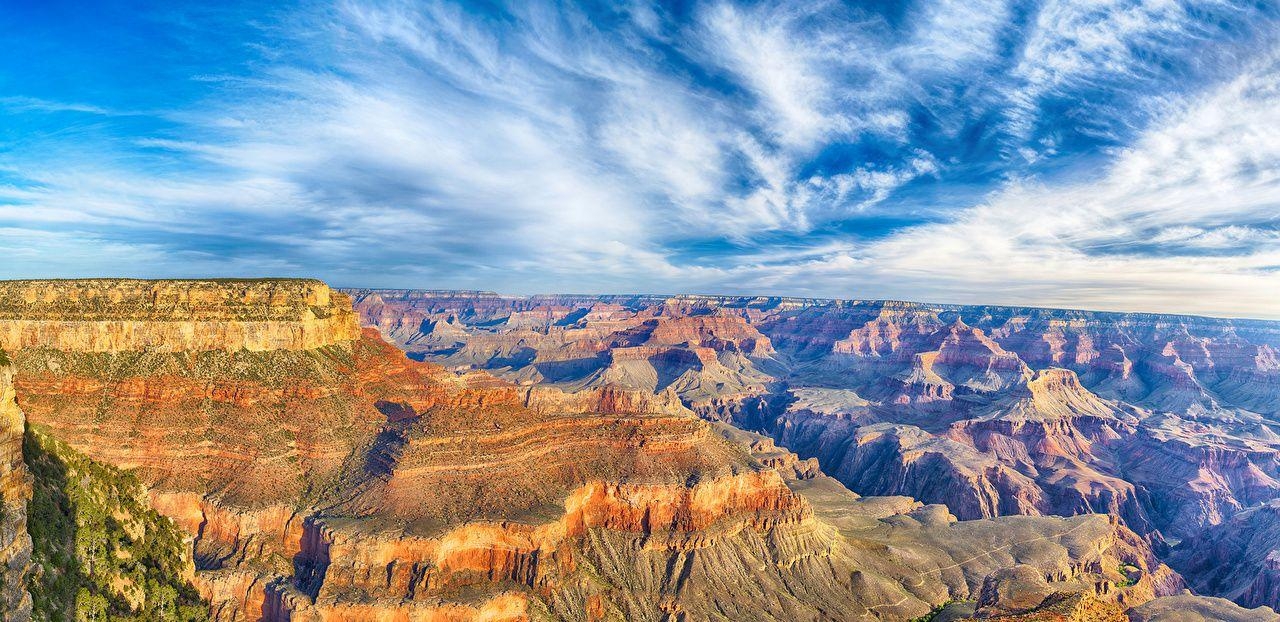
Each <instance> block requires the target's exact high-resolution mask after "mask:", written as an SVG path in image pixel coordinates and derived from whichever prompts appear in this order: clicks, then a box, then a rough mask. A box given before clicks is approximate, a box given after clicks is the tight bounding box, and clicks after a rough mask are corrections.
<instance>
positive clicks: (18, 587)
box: [0, 350, 31, 622]
mask: <svg viewBox="0 0 1280 622" xmlns="http://www.w3.org/2000/svg"><path fill="white" fill-rule="evenodd" d="M15 397H16V395H15V392H14V388H13V367H12V366H10V365H9V358H8V355H7V354H6V353H5V351H4V350H0V617H2V618H3V619H4V620H6V621H12V622H24V621H25V620H29V619H31V595H30V594H28V593H27V585H26V580H27V568H28V565H29V564H30V561H31V537H30V536H29V535H28V534H27V501H28V500H30V498H31V475H30V474H29V473H28V472H27V467H26V464H24V462H23V456H22V435H23V432H24V430H25V429H26V421H25V418H24V417H23V414H22V410H21V409H20V408H18V403H17V401H16V399H15Z"/></svg>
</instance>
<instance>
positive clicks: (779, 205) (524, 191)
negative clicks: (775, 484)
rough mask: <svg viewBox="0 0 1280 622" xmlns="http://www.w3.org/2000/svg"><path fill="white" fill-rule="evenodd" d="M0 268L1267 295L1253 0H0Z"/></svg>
mask: <svg viewBox="0 0 1280 622" xmlns="http://www.w3.org/2000/svg"><path fill="white" fill-rule="evenodd" d="M0 40H3V41H5V43H6V46H5V47H6V52H5V54H3V55H0V249H3V250H2V251H0V252H3V253H4V255H5V261H4V262H3V263H0V277H10V278H19V277H71V276H97V275H128V276H143V277H180V276H204V275H211V276H214V275H216V276H239V275H276V276H316V277H320V278H324V279H326V280H329V281H330V282H332V283H335V284H338V285H349V286H357V285H368V286H402V287H456V288H481V289H495V290H500V291H506V292H514V293H531V292H552V291H561V292H564V291H572V292H632V291H648V292H660V293H676V292H712V293H750V294H786V295H801V296H828V297H842V298H902V299H912V300H928V301H938V302H958V303H989V304H1034V305H1044V306H1067V307H1082V308H1100V309H1119V310H1149V311H1177V312H1193V313H1209V314H1219V315H1244V316H1257V317H1280V7H1278V6H1277V5H1276V4H1275V3H1273V2H1256V1H1255V2H1228V1H1223V2H1180V1H1177V0H1156V1H1151V2H1140V1H1122V0H1061V1H1057V2H1022V1H1014V2H1003V1H997V0H934V1H920V2H905V3H897V2H861V3H859V2H845V3H839V2H810V3H769V2H762V3H731V2H705V3H704V2H692V3H669V4H648V3H642V2H634V3H630V4H627V3H588V4H567V3H564V4H562V3H539V2H513V3H501V2H474V3H448V2H404V3H396V2H363V1H358V0H341V1H338V2H302V3H288V2H283V3H276V2H273V3H249V2H225V3H198V4H196V3H192V4H190V5H186V4H185V3H181V2H172V3H140V2H98V3H86V2H71V1H65V2H64V1H60V0H43V1H39V2H35V1H31V2H28V1H26V0H16V1H15V0H7V1H6V2H4V4H3V10H0Z"/></svg>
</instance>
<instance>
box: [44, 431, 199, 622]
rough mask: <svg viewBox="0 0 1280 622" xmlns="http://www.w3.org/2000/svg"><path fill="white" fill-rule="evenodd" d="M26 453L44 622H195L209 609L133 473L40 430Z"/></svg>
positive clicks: (179, 547)
mask: <svg viewBox="0 0 1280 622" xmlns="http://www.w3.org/2000/svg"><path fill="white" fill-rule="evenodd" d="M23 453H24V454H25V456H26V462H27V466H28V468H30V469H31V474H32V475H33V476H34V480H35V486H34V496H33V498H32V500H31V504H30V506H29V509H28V529H29V531H30V532H31V539H32V548H33V553H32V564H31V573H30V575H29V577H28V587H29V589H30V591H31V596H32V598H33V601H34V611H33V616H32V619H33V620H36V621H38V622H43V621H49V622H54V621H58V622H62V621H66V622H72V621H75V622H82V621H83V622H131V621H143V620H146V621H148V622H149V621H161V620H163V621H172V622H194V621H197V620H207V619H208V607H207V606H206V604H205V603H203V602H202V601H201V599H200V596H199V594H198V593H197V592H196V590H195V588H193V587H192V586H191V584H190V583H189V582H188V581H187V580H186V579H185V578H184V576H185V575H184V572H185V571H186V570H187V569H189V568H190V562H189V561H188V560H187V559H186V558H185V556H184V554H183V551H184V550H185V549H186V547H187V546H189V545H187V544H186V543H185V542H184V539H183V534H182V532H180V531H179V530H178V529H177V527H175V526H174V525H173V523H172V522H171V521H170V520H169V519H167V518H164V517H162V516H160V515H159V514H157V513H156V512H155V511H154V510H151V509H150V508H148V507H147V506H146V503H145V499H144V496H143V495H144V494H145V493H144V491H143V488H142V486H141V484H140V483H139V482H138V480H137V479H136V478H134V477H133V476H132V475H131V474H129V473H127V472H124V471H121V470H119V469H116V468H113V467H110V466H106V465H102V464H100V463H97V462H94V461H93V460H91V459H89V458H88V457H86V456H84V455H83V454H81V453H79V452H77V451H75V450H73V449H72V448H70V447H68V446H67V445H66V444H64V443H61V442H59V441H57V440H55V439H53V438H51V437H49V436H48V435H46V434H44V433H42V432H41V431H39V430H35V429H29V430H28V431H27V434H26V436H25V437H24V439H23Z"/></svg>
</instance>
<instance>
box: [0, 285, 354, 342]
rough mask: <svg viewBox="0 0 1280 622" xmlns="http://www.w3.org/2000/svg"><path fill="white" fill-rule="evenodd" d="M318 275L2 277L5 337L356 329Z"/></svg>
mask: <svg viewBox="0 0 1280 622" xmlns="http://www.w3.org/2000/svg"><path fill="white" fill-rule="evenodd" d="M359 332H360V329H359V324H358V322H357V321H356V316H355V314H354V312H353V310H352V309H351V303H350V299H349V298H348V297H347V295H346V294H343V293H340V292H334V291H332V290H330V289H329V286H327V285H325V284H324V283H321V282H319V281H299V280H269V279H257V280H218V281H140V280H132V279H94V280H79V281H0V347H3V348H7V349H9V350H10V351H17V350H22V349H28V348H41V349H51V350H58V351H62V352H137V351H148V352H199V351H214V350H218V351H227V352H234V351H238V350H249V351H253V352H265V351H274V350H309V349H313V348H319V347H323V346H327V345H332V344H335V343H339V342H343V341H351V340H353V339H356V338H357V337H358V336H359Z"/></svg>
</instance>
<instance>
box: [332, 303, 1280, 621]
mask: <svg viewBox="0 0 1280 622" xmlns="http://www.w3.org/2000/svg"><path fill="white" fill-rule="evenodd" d="M350 293H351V294H352V296H353V299H354V301H355V305H356V309H357V312H358V313H359V315H360V318H361V322H362V323H363V324H364V325H366V326H368V327H372V328H376V329H378V330H379V331H380V333H381V334H382V335H383V336H384V337H385V338H386V339H387V340H389V341H392V342H394V343H396V344H397V345H399V346H400V347H402V348H403V349H405V350H406V351H407V352H409V353H410V354H411V356H414V357H415V358H420V359H422V360H427V361H434V362H439V363H441V364H443V365H446V366H449V367H451V368H453V369H457V370H463V369H465V370H479V369H482V370H486V371H489V372H491V373H494V374H496V375H499V376H501V377H503V378H507V379H509V380H511V381H513V382H517V383H520V384H524V385H533V388H534V389H537V388H555V389H557V390H559V391H562V392H564V393H570V394H573V393H581V392H583V391H587V390H599V389H600V388H602V387H610V386H617V387H625V388H627V389H629V390H632V391H639V392H641V393H650V394H652V395H654V396H659V395H664V396H668V397H667V398H664V399H670V396H674V397H675V398H676V399H677V400H678V401H679V402H680V405H681V406H683V407H684V408H687V409H689V410H692V411H693V412H695V413H697V414H699V415H700V416H702V417H704V418H708V419H712V420H718V421H727V422H731V423H733V424H734V425H737V426H739V427H743V428H747V429H751V430H755V431H758V432H761V433H763V434H766V435H768V436H769V437H771V438H772V439H773V440H774V441H776V442H777V443H778V444H779V445H781V446H783V447H786V448H788V449H790V450H792V451H795V452H796V453H798V454H799V455H800V456H801V457H802V458H814V459H816V460H817V461H818V462H819V464H820V466H821V469H822V471H823V472H825V473H827V474H830V475H832V476H833V477H835V478H837V479H839V480H840V481H841V482H842V483H843V484H845V485H847V486H849V487H850V488H851V489H853V490H854V491H855V492H858V493H861V494H866V495H907V496H911V497H914V498H918V499H920V500H922V501H924V502H926V503H939V504H945V505H947V506H948V508H950V510H951V511H952V512H953V513H954V514H955V515H956V516H958V517H959V518H961V519H980V518H988V517H995V516H1004V515H1065V516H1071V515H1077V514H1088V513H1095V512H1099V513H1107V514H1111V515H1113V516H1116V517H1117V518H1118V519H1119V520H1121V521H1123V523H1124V524H1125V525H1126V526H1127V527H1129V528H1132V529H1133V530H1135V531H1136V532H1137V533H1139V534H1141V535H1142V537H1143V538H1145V539H1146V540H1147V541H1148V542H1149V543H1151V545H1152V546H1153V547H1154V548H1155V549H1156V550H1158V551H1161V552H1162V553H1165V552H1166V550H1167V548H1168V546H1167V543H1166V539H1167V541H1168V542H1178V541H1182V542H1183V544H1181V545H1179V548H1180V549H1184V550H1185V549H1187V548H1188V547H1197V549H1198V550H1202V549H1203V548H1204V547H1206V546H1209V545H1208V544H1205V543H1206V542H1208V538H1210V537H1211V536H1212V535H1213V534H1215V533H1219V532H1222V529H1220V528H1219V526H1223V525H1227V524H1231V523H1230V521H1231V520H1232V517H1233V516H1236V515H1241V513H1242V512H1243V513H1244V515H1242V519H1243V518H1245V517H1249V518H1250V520H1251V521H1252V522H1254V523H1256V522H1259V521H1258V519H1256V518H1253V517H1256V516H1263V515H1265V513H1263V512H1260V511H1251V510H1250V508H1256V507H1257V506H1258V505H1259V504H1263V503H1266V502H1268V501H1269V500H1271V499H1275V498H1280V441H1277V438H1278V437H1277V434H1276V431H1277V428H1280V322H1267V321H1258V320H1247V319H1225V318H1205V317H1194V316H1180V315H1160V314H1143V313H1105V312H1091V311H1075V310H1061V309H1037V308H1017V307H996V306H957V305H937V304H921V303H911V302H900V301H865V300H819V299H798V298H796V299H788V298H770V297H733V296H677V297H669V298H664V297H656V296H599V297H595V296H559V297H557V296H532V297H516V296H499V295H496V294H487V293H478V292H438V291H419V292H415V291H405V290H396V291H382V290H352V291H351V292H350ZM1249 530H1250V531H1251V532H1254V531H1259V530H1264V528H1262V527H1258V526H1251V527H1249ZM1230 532H1231V530H1229V529H1228V530H1226V533H1230ZM1201 535H1204V537H1200V536H1201ZM1215 542H1217V541H1215ZM1197 543H1199V544H1197ZM1212 546H1214V547H1219V548H1220V547H1222V546H1223V545H1222V544H1221V543H1217V544H1214V545H1212ZM1271 548H1274V547H1270V546H1268V548H1266V550H1265V551H1262V552H1261V553H1259V555H1260V557H1258V559H1256V560H1255V559H1253V558H1252V557H1251V558H1250V560H1251V561H1250V563H1249V568H1250V570H1248V571H1240V573H1236V574H1232V573H1235V569H1234V568H1233V567H1232V565H1231V562H1230V561H1228V560H1226V559H1216V558H1211V559H1208V560H1207V561H1204V563H1200V564H1188V563H1186V562H1185V561H1183V560H1185V559H1188V558H1189V557H1190V556H1191V555H1192V554H1191V553H1185V552H1184V553H1180V554H1178V555H1177V556H1176V557H1175V559H1178V560H1179V563H1183V564H1186V565H1184V566H1183V567H1185V568H1187V569H1188V572H1190V573H1193V574H1195V575H1198V576H1193V577H1192V579H1193V581H1192V583H1193V584H1197V585H1200V586H1201V588H1202V589H1204V590H1207V591H1209V592H1211V593H1214V594H1219V595H1223V596H1228V597H1230V598H1233V599H1236V600H1237V601H1239V602H1241V603H1244V604H1247V605H1249V606H1255V605H1268V606H1280V590H1277V589H1275V587H1274V584H1276V583H1277V582H1275V581H1272V580H1271V579H1270V578H1266V579H1260V580H1259V581H1258V582H1256V583H1255V584H1251V585H1249V584H1248V582H1247V581H1244V580H1243V579H1235V578H1233V579H1231V580H1229V581H1228V580H1217V579H1214V580H1209V579H1208V578H1209V577H1218V576H1227V575H1230V576H1232V577H1235V576H1236V575H1237V574H1239V575H1240V576H1244V575H1249V576H1250V577H1251V576H1252V575H1253V574H1256V572H1255V571H1257V572H1262V573H1263V574H1266V575H1267V576H1268V577H1270V575H1271V574H1273V573H1272V572H1271V571H1270V570H1269V569H1270V568H1271V567H1272V566H1273V565H1276V564H1274V563H1273V562H1270V561H1265V560H1264V559H1263V558H1264V557H1266V554H1267V552H1268V551H1270V549H1271ZM1211 566H1212V567H1211ZM1197 579H1204V580H1201V581H1200V582H1199V583H1197V582H1196V581H1197ZM1228 584H1230V586H1228Z"/></svg>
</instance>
